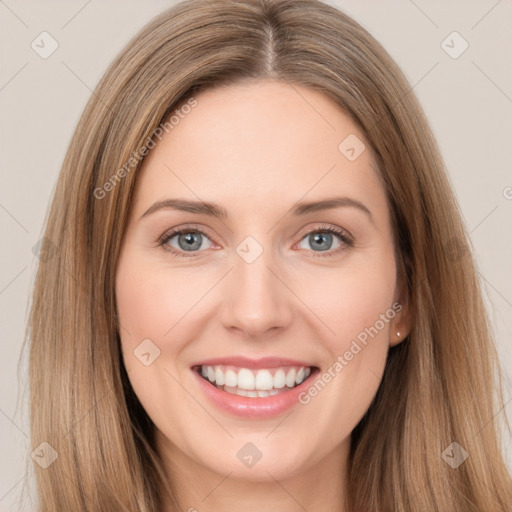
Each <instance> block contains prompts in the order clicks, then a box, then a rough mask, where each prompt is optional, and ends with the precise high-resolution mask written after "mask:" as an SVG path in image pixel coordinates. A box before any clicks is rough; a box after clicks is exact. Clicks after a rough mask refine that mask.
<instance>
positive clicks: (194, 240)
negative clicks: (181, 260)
mask: <svg viewBox="0 0 512 512" xmlns="http://www.w3.org/2000/svg"><path fill="white" fill-rule="evenodd" d="M173 238H176V242H177V244H178V247H175V246H172V245H170V244H169V242H171V241H172V239H173ZM204 238H206V239H208V237H207V236H206V234H205V233H204V232H203V231H201V230H199V229H196V228H194V229H191V228H182V229H176V230H174V231H171V232H170V233H167V234H166V235H165V236H164V237H163V239H162V240H161V242H160V245H162V246H164V249H166V250H167V251H170V252H172V253H174V254H177V255H179V256H184V257H189V256H194V255H195V254H194V253H195V252H197V251H198V250H199V249H201V248H203V249H204V248H205V247H204V244H203V242H204ZM206 248H208V247H206ZM186 253H191V254H186Z"/></svg>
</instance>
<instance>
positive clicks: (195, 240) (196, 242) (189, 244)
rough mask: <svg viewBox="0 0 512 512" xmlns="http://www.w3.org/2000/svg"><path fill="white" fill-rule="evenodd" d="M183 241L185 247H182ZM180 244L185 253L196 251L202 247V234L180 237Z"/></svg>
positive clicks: (186, 234)
mask: <svg viewBox="0 0 512 512" xmlns="http://www.w3.org/2000/svg"><path fill="white" fill-rule="evenodd" d="M182 241H184V242H185V244H186V245H185V246H182V244H181V242H182ZM178 244H179V246H180V248H181V249H183V250H184V251H193V250H195V249H199V248H200V247H201V235H200V233H194V234H192V233H185V234H182V235H179V237H178Z"/></svg>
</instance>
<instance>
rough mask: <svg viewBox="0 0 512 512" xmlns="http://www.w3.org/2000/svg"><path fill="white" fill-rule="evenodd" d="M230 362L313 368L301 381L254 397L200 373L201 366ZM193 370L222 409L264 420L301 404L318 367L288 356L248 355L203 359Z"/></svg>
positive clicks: (246, 365) (256, 366) (253, 366)
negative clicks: (221, 385) (216, 383)
mask: <svg viewBox="0 0 512 512" xmlns="http://www.w3.org/2000/svg"><path fill="white" fill-rule="evenodd" d="M216 365H231V366H237V367H239V368H251V369H263V368H278V367H286V366H304V367H310V368H312V371H311V375H310V376H309V377H308V378H307V379H306V380H305V381H304V382H302V383H301V384H299V385H298V386H296V387H294V388H293V389H290V390H288V391H284V392H282V393H279V394H278V395H274V396H268V397H264V398H251V397H244V396H238V395H234V394H231V393H227V392H226V391H222V390H220V389H218V388H217V387H216V386H214V385H213V384H211V383H210V382H209V381H208V380H206V379H204V378H203V377H202V375H201V374H200V372H199V368H200V367H201V366H216ZM191 368H192V370H193V373H194V375H195V377H196V379H197V382H198V384H199V386H200V388H201V390H202V392H203V393H204V394H205V395H206V397H207V398H208V399H209V400H210V401H211V402H212V403H213V405H215V406H216V407H217V408H219V409H220V410H222V411H224V412H227V413H229V414H233V415H235V416H240V417H243V418H246V419H265V418H272V417H274V416H277V415H279V414H281V413H283V412H285V411H286V410H288V409H290V408H291V407H293V406H294V405H295V404H297V403H298V401H299V400H298V397H299V395H300V393H301V392H302V391H304V390H305V389H307V388H308V387H309V386H310V383H311V382H312V380H311V379H312V377H314V376H315V375H316V374H317V373H318V371H319V370H318V368H316V367H313V366H312V365H311V364H309V363H306V362H304V361H298V360H294V359H287V358H275V357H265V358H261V359H248V358H245V357H223V358H216V359H208V360H204V361H200V362H198V363H195V364H193V365H192V367H191Z"/></svg>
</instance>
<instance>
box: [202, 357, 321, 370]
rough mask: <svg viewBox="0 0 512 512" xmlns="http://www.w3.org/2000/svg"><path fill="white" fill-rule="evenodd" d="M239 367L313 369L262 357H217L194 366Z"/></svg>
mask: <svg viewBox="0 0 512 512" xmlns="http://www.w3.org/2000/svg"><path fill="white" fill-rule="evenodd" d="M217 365H226V366H237V367H239V368H253V369H256V368H280V367H283V366H303V367H306V368H307V367H313V366H314V365H312V364H311V363H307V362H304V361H299V360H297V359H288V358H286V357H262V358H260V359H251V358H248V357H243V356H236V357H233V356H229V357H216V358H214V359H205V360H204V361H199V362H197V363H194V364H193V365H192V368H194V367H197V366H217Z"/></svg>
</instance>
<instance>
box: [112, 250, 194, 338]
mask: <svg viewBox="0 0 512 512" xmlns="http://www.w3.org/2000/svg"><path fill="white" fill-rule="evenodd" d="M196 274H197V273H196ZM170 276H171V273H170V272H169V269H166V268H165V267H161V268H159V267H156V266H155V265H151V264H148V263H147V262H145V261H144V259H143V258H142V257H141V258H137V256H136V254H135V255H129V256H127V257H126V258H125V259H123V260H121V261H120V264H119V267H118V272H117V279H116V301H117V311H118V315H119V320H120V322H121V324H122V326H123V327H125V328H126V329H125V334H126V333H127V332H128V333H130V335H131V337H132V338H134V337H135V338H136V339H138V338H140V336H142V337H147V338H151V337H154V338H155V339H158V340H164V339H167V338H169V337H170V336H171V335H170V334H168V333H169V331H171V330H172V329H174V327H175V326H176V325H177V323H178V322H179V321H180V319H181V318H183V317H184V315H185V314H186V313H187V311H188V310H189V309H190V308H191V307H192V305H193V304H194V303H195V302H196V301H197V299H198V296H199V297H200V296H201V292H200V290H198V285H199V284H200V283H201V278H200V277H198V276H197V275H194V274H193V273H191V272H188V271H187V272H173V273H172V278H171V277H170ZM135 338H134V341H136V339H135ZM139 342H140V341H139Z"/></svg>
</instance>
